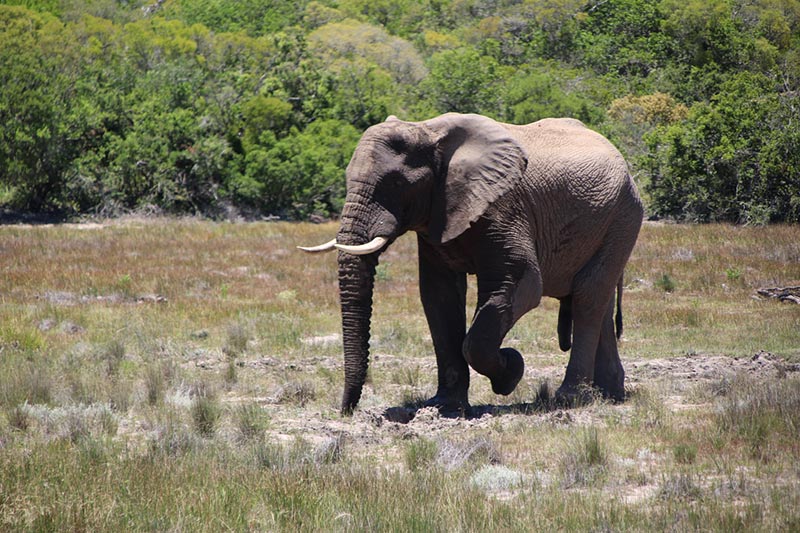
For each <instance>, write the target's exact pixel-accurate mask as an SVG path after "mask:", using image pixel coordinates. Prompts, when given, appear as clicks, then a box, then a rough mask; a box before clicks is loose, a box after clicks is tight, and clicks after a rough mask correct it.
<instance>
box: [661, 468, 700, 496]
mask: <svg viewBox="0 0 800 533" xmlns="http://www.w3.org/2000/svg"><path fill="white" fill-rule="evenodd" d="M701 496H702V490H701V489H700V486H699V485H698V484H697V481H696V479H695V476H694V475H693V474H691V473H685V472H681V473H678V474H672V475H669V476H665V477H664V479H663V480H662V482H661V484H660V486H659V488H658V498H659V499H661V500H672V501H680V502H686V501H694V500H699V499H700V498H701Z"/></svg>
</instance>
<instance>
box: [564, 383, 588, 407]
mask: <svg viewBox="0 0 800 533" xmlns="http://www.w3.org/2000/svg"><path fill="white" fill-rule="evenodd" d="M596 397H597V395H596V393H595V389H593V388H592V387H590V386H589V385H586V384H585V383H580V384H577V385H568V384H566V383H562V384H561V386H560V387H559V388H558V390H557V391H556V405H559V406H561V407H580V406H582V405H589V404H590V403H592V402H594V400H595V399H596Z"/></svg>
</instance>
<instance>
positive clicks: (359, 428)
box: [199, 352, 800, 462]
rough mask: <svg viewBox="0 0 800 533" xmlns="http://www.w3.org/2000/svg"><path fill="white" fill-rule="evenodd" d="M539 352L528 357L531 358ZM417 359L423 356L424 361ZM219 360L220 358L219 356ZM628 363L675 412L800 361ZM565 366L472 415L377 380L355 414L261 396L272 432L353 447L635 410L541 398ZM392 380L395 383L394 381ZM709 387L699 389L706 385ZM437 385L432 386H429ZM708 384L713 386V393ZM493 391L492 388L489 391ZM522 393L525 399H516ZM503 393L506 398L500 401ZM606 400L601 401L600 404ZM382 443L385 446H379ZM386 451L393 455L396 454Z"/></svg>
mask: <svg viewBox="0 0 800 533" xmlns="http://www.w3.org/2000/svg"><path fill="white" fill-rule="evenodd" d="M532 359H533V358H532V357H528V358H527V361H526V362H527V363H529V364H530V363H531V362H532V361H531V360H532ZM418 361H419V362H418ZM414 363H415V364H419V365H420V366H421V371H422V372H423V373H428V372H429V373H430V374H431V375H435V373H436V368H435V362H434V361H433V360H432V358H431V360H430V361H421V360H419V359H417V360H414ZM219 364H222V362H221V361H220V362H219ZM399 364H407V361H406V363H404V361H401V360H400V359H399V358H396V357H393V356H390V355H377V356H376V357H375V358H374V360H373V361H372V364H371V372H373V373H375V374H376V375H377V374H380V373H381V372H389V371H390V370H389V369H391V368H394V367H396V366H397V365H399ZM623 364H624V366H625V369H626V384H627V389H628V392H629V394H630V395H635V394H637V393H638V391H639V390H640V389H641V388H647V389H649V390H650V391H652V392H653V393H654V394H658V395H660V398H661V400H662V401H663V403H664V406H665V407H666V408H667V409H668V410H669V411H672V412H679V411H683V410H687V409H704V408H707V409H712V406H711V405H708V406H704V403H703V402H705V403H708V402H709V401H710V400H709V398H712V397H713V392H714V390H715V388H722V387H724V384H725V383H726V381H730V380H732V379H734V378H736V377H740V376H749V377H752V378H754V379H776V378H781V377H784V376H786V375H787V374H790V373H795V372H800V364H794V363H787V362H785V361H784V360H783V359H781V358H779V357H776V356H773V355H772V354H770V353H768V352H759V353H756V354H754V355H753V356H751V357H743V358H733V357H729V356H725V355H711V354H696V355H686V356H681V357H670V358H661V359H634V360H627V361H623ZM240 365H241V366H242V367H243V369H247V371H253V372H259V373H265V372H266V373H272V372H275V373H285V372H287V371H291V372H292V373H293V374H295V375H302V374H303V373H304V372H309V373H313V372H314V371H315V370H316V369H317V368H318V367H320V366H324V367H326V368H328V369H330V370H332V371H338V367H339V365H340V363H339V361H338V360H337V359H336V358H333V357H330V358H329V357H314V358H310V359H308V360H305V361H302V362H299V363H298V362H292V363H287V364H284V363H283V362H281V361H279V360H277V359H274V358H259V359H250V360H245V361H243V362H241V363H240ZM199 366H202V367H203V368H208V369H213V368H214V367H218V365H217V364H215V361H213V360H204V361H202V362H201V363H200V365H199ZM563 371H564V366H562V365H549V366H538V367H537V366H532V365H531V366H528V367H527V368H526V373H525V377H524V378H523V381H522V382H521V383H520V387H521V388H523V389H525V388H527V390H528V391H529V394H528V395H527V396H526V395H525V394H517V393H515V395H516V396H511V397H510V398H512V400H511V402H509V399H508V398H503V397H500V396H495V398H497V401H498V403H496V404H481V403H478V402H475V400H472V401H473V406H472V407H473V412H472V415H471V416H468V417H449V416H442V415H441V414H440V413H439V412H438V411H437V410H436V409H435V408H417V407H413V406H404V405H394V404H391V403H386V402H385V401H384V399H383V398H384V397H385V396H384V395H386V394H387V391H385V390H380V389H382V388H383V389H385V388H387V385H386V384H383V383H382V384H380V386H376V387H373V386H371V385H370V384H367V385H366V386H365V389H364V395H363V396H362V400H361V403H360V405H359V408H358V409H357V410H356V412H355V413H354V415H353V416H352V417H351V418H346V417H340V416H339V415H338V413H337V410H336V406H335V405H329V406H322V407H320V406H319V404H315V405H309V406H299V405H296V404H293V403H291V402H285V401H284V400H283V398H284V397H283V396H282V394H281V391H280V390H277V391H276V392H275V394H274V395H271V396H270V397H265V398H255V400H256V401H257V402H258V403H260V404H261V405H262V406H263V407H264V408H265V409H266V410H267V412H268V413H269V415H270V427H269V429H268V438H271V439H273V440H275V441H282V442H287V441H290V440H292V439H294V438H296V437H302V438H303V439H305V440H306V441H308V442H310V443H313V444H316V445H324V443H325V442H328V441H331V440H332V439H337V440H342V439H343V440H344V442H346V443H348V446H349V445H352V447H353V449H357V450H363V451H364V452H365V453H370V452H369V450H373V452H372V453H385V452H386V446H391V445H392V444H396V443H397V441H398V439H400V440H406V439H413V438H416V437H425V438H428V439H436V438H438V437H446V438H448V439H454V438H455V439H458V438H459V436H464V437H465V438H471V436H474V435H477V434H481V433H482V430H491V431H502V430H503V428H514V427H519V425H520V424H530V425H534V426H535V425H540V424H551V425H559V426H589V425H600V426H602V425H604V424H605V423H606V420H607V418H608V416H607V415H608V409H613V410H615V411H616V413H617V415H618V416H617V418H623V419H624V418H625V417H628V416H631V412H632V409H633V408H632V406H631V402H624V403H621V404H616V405H610V404H606V403H605V402H602V401H598V402H596V403H595V404H594V406H592V405H590V406H585V407H576V408H561V407H557V406H555V405H552V404H549V403H543V402H541V401H540V400H539V399H538V397H537V392H538V389H539V386H540V384H541V383H543V382H545V381H547V382H549V384H550V385H551V387H550V390H555V387H557V386H558V384H559V383H560V379H561V377H562V376H563ZM472 377H473V388H475V387H476V384H477V385H478V388H480V386H481V383H480V380H482V379H483V378H482V376H479V375H477V374H473V376H472ZM388 387H389V388H391V387H395V385H389V386H388ZM701 389H702V390H703V391H705V393H704V394H701V393H698V391H700V390H701ZM426 392H433V391H426ZM709 392H710V393H711V394H709ZM485 396H488V397H491V395H485ZM516 397H521V398H524V400H521V401H517V402H514V401H513V399H514V398H516ZM252 400H254V398H241V397H236V398H234V397H231V398H228V401H229V402H234V403H238V402H242V401H252ZM503 400H505V403H501V402H503ZM597 405H602V406H603V409H602V410H599V409H597V408H596V406H597ZM379 450H380V452H378V451H379ZM384 459H388V460H389V462H391V458H384Z"/></svg>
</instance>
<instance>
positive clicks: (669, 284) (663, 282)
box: [654, 274, 676, 292]
mask: <svg viewBox="0 0 800 533" xmlns="http://www.w3.org/2000/svg"><path fill="white" fill-rule="evenodd" d="M654 285H655V287H656V288H657V289H660V290H662V291H664V292H674V291H675V288H676V285H675V280H673V279H672V276H670V275H669V274H662V275H661V277H660V278H658V279H657V280H656V282H655V284H654Z"/></svg>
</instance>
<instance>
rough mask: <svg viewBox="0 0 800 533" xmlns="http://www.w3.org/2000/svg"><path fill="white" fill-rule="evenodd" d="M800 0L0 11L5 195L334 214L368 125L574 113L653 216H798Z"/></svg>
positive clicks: (21, 6) (96, 208) (0, 178)
mask: <svg viewBox="0 0 800 533" xmlns="http://www.w3.org/2000/svg"><path fill="white" fill-rule="evenodd" d="M799 91H800V0H757V1H752V2H751V1H748V2H745V1H742V0H689V1H683V0H681V1H679V0H660V1H656V2H652V1H646V0H590V1H588V2H587V1H584V0H581V1H578V0H491V1H489V0H458V1H455V0H392V1H389V0H370V1H365V0H338V1H333V0H313V1H308V0H301V1H298V2H266V1H263V0H246V1H243V2H224V1H222V0H200V1H191V2H190V1H187V0H165V1H159V2H144V1H141V0H140V1H133V2H114V1H111V0H93V1H91V2H81V1H77V0H37V1H32V0H26V1H5V2H3V3H2V5H0V207H3V208H13V209H19V210H26V211H59V212H62V213H64V214H68V215H69V214H80V213H104V214H115V213H118V212H123V211H126V210H132V209H141V208H145V207H146V208H148V209H154V208H155V209H158V210H162V211H166V212H174V213H202V214H206V215H211V216H215V215H218V214H221V213H224V212H229V210H230V207H234V208H237V209H240V210H246V211H249V212H253V213H259V212H260V213H265V214H267V213H271V214H279V215H281V216H286V217H300V218H302V217H307V216H309V215H311V214H315V213H316V214H321V215H324V216H330V215H335V214H336V213H337V211H338V210H339V209H340V207H341V205H342V201H343V198H342V197H343V193H344V189H343V187H344V168H345V167H346V165H347V161H348V159H349V157H350V154H351V152H352V149H353V147H354V145H355V142H356V140H357V138H358V136H359V132H360V131H363V130H364V129H365V128H367V127H368V126H370V125H371V124H374V123H376V122H379V121H381V120H383V119H384V118H385V117H386V116H387V115H389V114H394V115H397V116H399V117H400V118H403V119H408V120H421V119H425V118H429V117H431V116H433V115H436V114H438V113H443V112H447V111H457V112H465V113H466V112H477V113H483V114H487V115H489V116H492V117H494V118H496V119H498V120H503V121H508V122H515V123H525V122H530V121H534V120H537V119H539V118H543V117H547V116H571V117H575V118H578V119H580V120H582V121H584V122H585V123H587V124H588V125H589V126H590V127H593V128H595V129H597V130H599V131H601V132H603V133H605V134H607V135H608V136H609V137H610V138H611V139H612V140H613V141H614V142H615V143H616V144H617V145H618V146H619V147H620V149H621V151H622V152H623V153H624V154H625V155H626V156H627V157H628V159H629V161H630V162H631V164H632V170H633V172H634V174H635V176H636V178H637V180H638V181H639V182H640V183H641V184H642V185H643V186H644V187H643V190H644V191H645V192H646V195H647V196H648V197H647V198H646V199H647V201H648V203H649V209H650V212H651V214H652V215H655V216H660V217H671V218H676V219H684V220H698V221H713V220H724V221H733V222H746V223H766V222H778V221H791V222H798V221H800V200H798V198H800V160H799V159H798V158H800V155H798V154H800V150H799V149H798V148H800V146H799V145H800V121H798V118H797V117H798V111H797V110H798V104H799V102H798V94H800V92H799Z"/></svg>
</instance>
